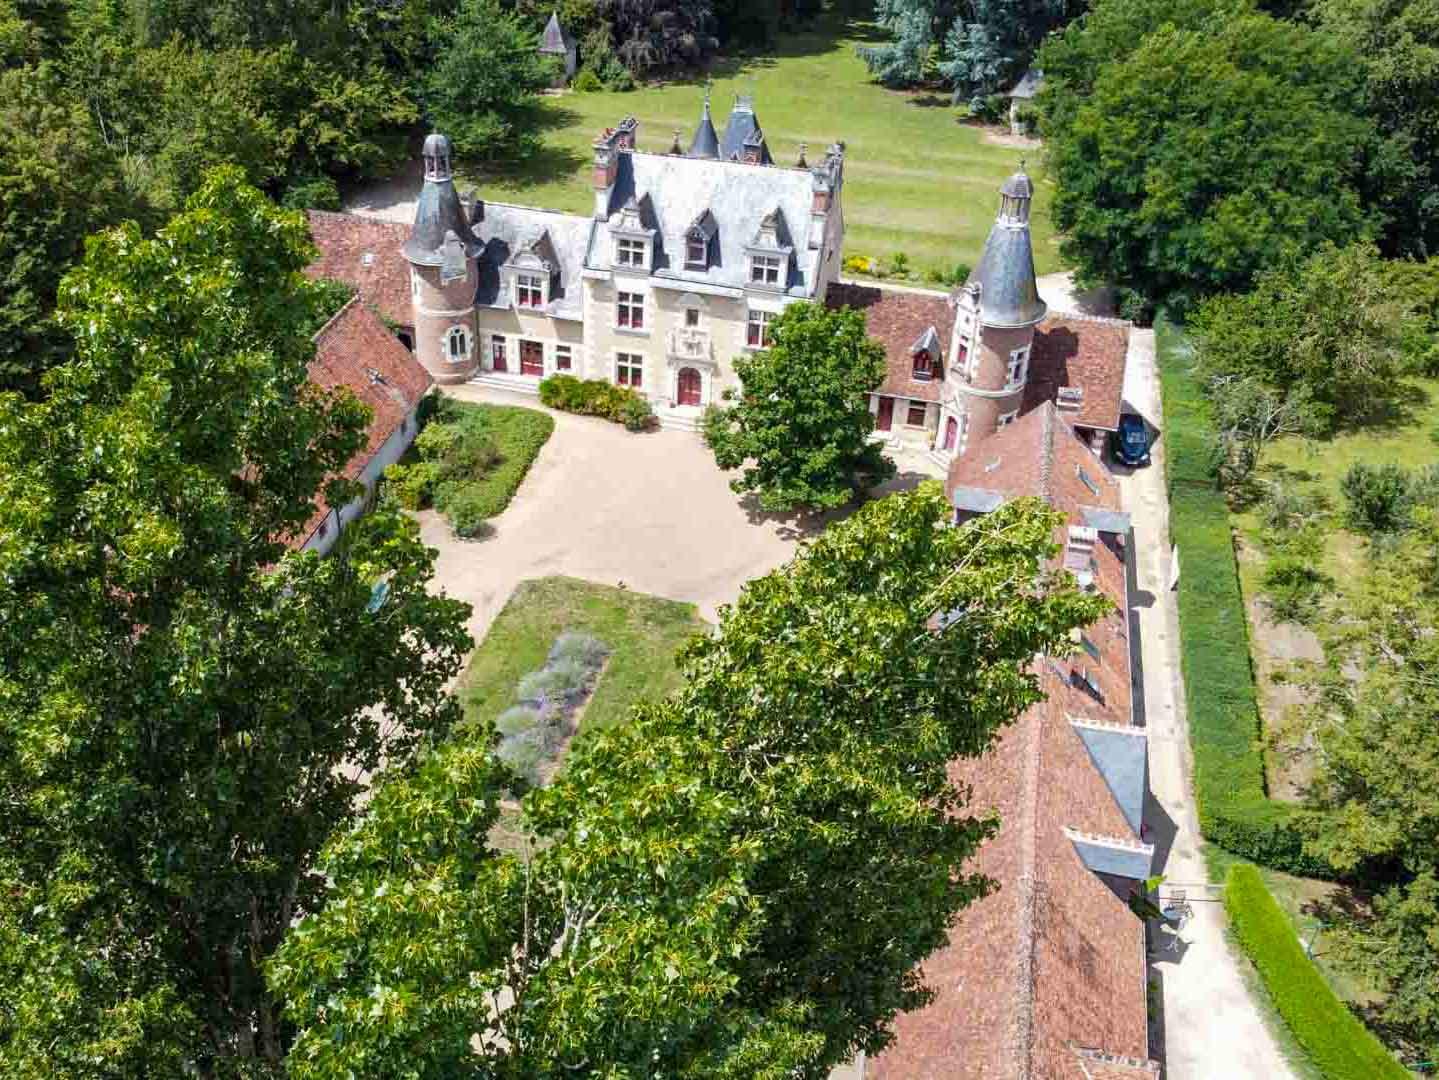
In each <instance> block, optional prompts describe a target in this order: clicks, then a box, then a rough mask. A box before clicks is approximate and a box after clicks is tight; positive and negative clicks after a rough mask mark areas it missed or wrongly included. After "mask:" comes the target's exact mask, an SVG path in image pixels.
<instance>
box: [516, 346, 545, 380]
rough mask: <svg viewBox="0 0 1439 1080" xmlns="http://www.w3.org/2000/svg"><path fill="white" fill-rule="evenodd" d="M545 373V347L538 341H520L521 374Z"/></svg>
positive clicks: (540, 374)
mask: <svg viewBox="0 0 1439 1080" xmlns="http://www.w3.org/2000/svg"><path fill="white" fill-rule="evenodd" d="M544 373H545V347H544V345H543V344H542V343H541V342H538V341H522V342H520V374H521V375H538V376H541V377H543V376H544Z"/></svg>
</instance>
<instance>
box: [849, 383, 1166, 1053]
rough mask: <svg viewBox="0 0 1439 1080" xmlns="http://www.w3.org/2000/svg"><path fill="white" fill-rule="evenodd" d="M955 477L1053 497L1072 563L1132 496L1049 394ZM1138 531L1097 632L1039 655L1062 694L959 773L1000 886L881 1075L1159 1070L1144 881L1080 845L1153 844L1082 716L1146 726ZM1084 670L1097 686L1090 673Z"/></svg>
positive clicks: (932, 971) (1107, 556) (1102, 563)
mask: <svg viewBox="0 0 1439 1080" xmlns="http://www.w3.org/2000/svg"><path fill="white" fill-rule="evenodd" d="M1081 469H1083V470H1084V475H1085V476H1086V477H1088V479H1089V481H1090V483H1093V484H1094V488H1095V489H1097V490H1095V489H1091V488H1090V486H1089V484H1087V483H1086V482H1085V480H1084V479H1082V478H1081V477H1080V476H1079V471H1080V470H1081ZM956 488H973V489H982V490H987V491H991V492H994V493H995V494H996V495H998V496H1001V497H1003V498H1012V497H1018V496H1023V495H1032V496H1038V497H1040V498H1043V499H1044V500H1045V501H1046V502H1048V503H1049V504H1050V505H1051V506H1052V507H1054V508H1055V509H1057V510H1059V511H1060V512H1061V513H1062V514H1063V515H1064V516H1065V519H1066V521H1065V524H1064V525H1062V526H1061V527H1060V529H1059V530H1058V532H1057V533H1056V541H1057V542H1058V543H1059V544H1060V546H1061V554H1060V555H1059V556H1058V557H1057V558H1056V560H1055V561H1056V565H1060V566H1062V565H1064V563H1065V553H1064V545H1065V544H1066V543H1067V541H1068V539H1069V532H1068V530H1069V528H1070V526H1072V525H1081V526H1082V525H1083V524H1084V522H1085V520H1086V515H1085V510H1086V508H1091V509H1099V510H1108V511H1115V510H1118V508H1119V505H1120V503H1119V493H1118V489H1117V485H1116V484H1115V483H1114V480H1113V479H1112V477H1110V476H1109V474H1108V471H1107V470H1106V469H1105V467H1104V465H1103V464H1102V463H1101V462H1099V461H1097V460H1096V459H1095V458H1094V457H1093V455H1091V454H1090V453H1089V451H1088V450H1087V449H1086V447H1085V444H1084V441H1083V440H1082V438H1081V436H1080V435H1079V433H1078V432H1076V431H1075V430H1074V427H1073V426H1072V424H1071V423H1070V422H1068V420H1066V418H1065V417H1064V416H1063V414H1061V413H1060V412H1059V410H1057V409H1056V408H1055V407H1054V406H1053V405H1052V404H1049V403H1045V404H1042V405H1041V406H1040V407H1038V408H1036V409H1035V410H1034V411H1032V412H1031V413H1029V414H1027V415H1025V416H1022V417H1021V418H1020V419H1019V420H1018V421H1016V422H1015V423H1013V424H1011V425H1010V426H1009V427H1007V428H1005V429H1004V430H1002V431H1000V432H998V433H997V434H995V435H994V436H992V437H990V438H989V439H986V440H984V442H982V443H980V444H979V445H978V446H976V447H975V448H974V449H973V450H971V451H970V452H969V453H968V454H965V455H964V456H962V457H960V458H959V459H957V460H956V461H955V462H954V464H953V465H952V466H951V469H950V475H949V481H948V484H947V487H946V490H947V491H949V492H951V493H952V492H954V490H955V489H956ZM1127 542H1128V539H1127V537H1121V536H1116V535H1113V534H1109V533H1101V534H1100V537H1099V540H1098V542H1097V543H1096V544H1095V545H1094V548H1093V556H1092V558H1093V561H1092V569H1091V573H1092V575H1093V581H1094V587H1095V588H1097V589H1098V590H1099V591H1100V592H1102V593H1103V594H1104V595H1106V596H1108V597H1109V598H1110V599H1111V600H1112V601H1113V602H1114V605H1115V609H1116V610H1115V611H1114V612H1112V613H1111V614H1109V615H1107V616H1105V617H1104V618H1102V619H1101V620H1099V622H1098V623H1096V624H1095V625H1093V626H1091V627H1088V628H1086V629H1085V630H1084V636H1083V639H1082V640H1083V643H1082V644H1077V645H1076V648H1075V650H1074V655H1073V656H1066V657H1042V658H1040V659H1039V660H1038V661H1036V667H1035V672H1036V675H1037V677H1038V679H1039V683H1040V688H1041V689H1042V690H1043V691H1044V693H1045V695H1046V700H1044V701H1042V702H1040V703H1038V704H1036V705H1035V706H1033V707H1031V708H1030V709H1028V710H1026V711H1025V712H1024V714H1023V715H1021V716H1020V717H1019V718H1018V720H1016V721H1015V723H1014V724H1012V725H1011V726H1010V727H1009V728H1007V729H1006V730H1005V731H1004V732H1002V734H1001V735H1000V737H999V738H998V740H997V741H996V742H995V744H994V746H992V747H991V749H990V750H989V752H988V753H986V754H985V755H984V756H983V757H981V758H979V759H967V760H959V761H956V762H954V763H953V764H952V765H951V767H950V775H951V777H952V779H953V780H954V781H955V783H957V784H963V785H968V786H969V787H970V788H971V789H972V791H973V798H972V801H971V806H972V807H973V809H974V811H975V812H976V813H984V812H987V811H990V810H993V811H994V812H996V813H997V814H998V816H999V818H1000V821H1001V826H1000V831H999V834H998V835H997V836H996V837H995V838H994V839H993V840H992V841H990V842H989V843H988V844H986V845H985V846H984V847H983V848H982V849H981V851H980V853H979V856H978V858H977V860H976V868H977V869H978V870H979V871H980V872H981V873H984V874H986V875H987V876H989V877H991V878H993V879H994V880H995V881H997V882H999V885H1000V888H999V890H998V891H997V892H995V893H994V894H992V895H991V896H989V897H986V898H985V899H984V900H982V901H980V902H979V903H977V904H974V905H973V906H971V907H969V908H967V909H965V911H964V912H962V913H961V915H960V917H959V919H958V920H957V921H956V923H955V925H954V927H953V928H952V930H951V933H950V940H949V943H948V944H947V945H946V946H945V947H944V948H942V949H940V950H938V951H937V952H935V953H934V954H933V955H931V956H930V957H929V959H928V960H926V961H925V964H924V976H925V979H926V981H927V983H928V984H929V985H930V986H932V987H933V988H934V989H935V991H936V995H935V998H934V1000H933V1001H932V1002H931V1003H930V1004H929V1005H928V1006H926V1007H925V1008H923V1009H920V1010H918V1011H916V1012H914V1013H909V1014H906V1015H904V1016H901V1017H900V1018H899V1019H898V1021H897V1022H896V1024H895V1031H896V1040H895V1043H894V1045H893V1046H891V1047H890V1048H889V1049H888V1050H886V1051H885V1052H884V1053H883V1054H882V1055H880V1056H879V1057H877V1058H876V1059H874V1060H873V1061H872V1062H870V1063H869V1066H868V1068H867V1069H866V1073H865V1075H866V1078H867V1080H940V1078H945V1080H955V1078H966V1080H968V1078H974V1080H1012V1078H1015V1077H1022V1078H1031V1080H1041V1078H1042V1080H1070V1078H1073V1080H1082V1078H1091V1077H1108V1078H1110V1080H1139V1078H1153V1077H1157V1075H1158V1068H1157V1066H1156V1065H1154V1063H1152V1062H1150V1061H1149V1060H1148V1057H1149V1053H1148V1049H1149V1048H1148V1026H1147V1020H1148V1013H1147V1002H1146V993H1145V987H1146V983H1145V980H1146V967H1145V964H1146V961H1145V955H1144V927H1143V924H1142V923H1141V922H1140V920H1139V919H1138V918H1137V917H1136V916H1135V915H1134V914H1133V913H1132V912H1131V911H1130V910H1129V908H1128V906H1127V904H1126V903H1125V900H1124V897H1125V896H1127V894H1128V890H1129V888H1130V887H1131V882H1130V881H1129V880H1128V879H1126V878H1121V877H1115V876H1112V875H1108V874H1099V873H1096V872H1095V871H1093V870H1091V869H1089V867H1088V866H1086V865H1085V862H1084V860H1083V858H1082V857H1081V855H1080V854H1079V851H1078V849H1077V848H1076V846H1075V843H1074V840H1073V839H1072V836H1073V835H1074V834H1075V833H1083V834H1088V835H1090V836H1096V837H1102V838H1105V841H1106V842H1113V843H1114V844H1116V845H1118V846H1121V847H1130V848H1138V847H1139V845H1140V840H1139V838H1138V837H1136V836H1135V835H1134V831H1133V828H1132V826H1131V825H1130V823H1129V820H1128V818H1127V817H1126V816H1125V814H1124V812H1123V810H1122V809H1121V806H1120V804H1119V802H1118V800H1117V798H1116V796H1115V794H1114V793H1113V792H1112V791H1111V789H1110V787H1109V784H1108V782H1107V781H1106V780H1105V778H1104V776H1103V775H1102V774H1101V773H1100V772H1099V770H1098V768H1097V767H1096V764H1095V762H1094V759H1092V758H1091V756H1090V753H1089V750H1088V749H1087V748H1086V745H1085V743H1084V742H1083V741H1082V740H1081V738H1080V736H1079V734H1078V733H1077V732H1076V730H1075V726H1074V723H1073V721H1075V720H1079V721H1082V722H1085V723H1088V724H1091V725H1100V726H1104V727H1107V728H1113V729H1117V730H1122V731H1126V732H1128V731H1132V730H1134V729H1133V727H1132V723H1133V719H1132V715H1131V705H1132V697H1131V694H1132V687H1131V683H1130V652H1129V640H1128V631H1127V620H1126V617H1125V615H1124V612H1125V611H1127V606H1128V605H1127V585H1128V577H1127V571H1126V559H1127V555H1128V553H1127V552H1126V550H1125V544H1126V543H1127ZM1077 665H1078V666H1082V667H1083V668H1084V669H1085V670H1087V672H1088V675H1089V677H1090V679H1091V680H1092V681H1093V682H1094V684H1095V687H1096V688H1097V691H1098V692H1097V693H1096V692H1094V691H1092V690H1091V689H1090V688H1089V687H1088V686H1087V685H1086V684H1084V683H1083V682H1082V681H1081V680H1077V679H1076V678H1075V677H1074V674H1073V673H1074V669H1075V667H1076V666H1077Z"/></svg>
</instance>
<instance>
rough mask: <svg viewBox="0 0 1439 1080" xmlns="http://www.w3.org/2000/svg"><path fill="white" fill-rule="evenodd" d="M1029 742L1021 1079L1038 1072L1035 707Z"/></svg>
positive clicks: (1017, 1041)
mask: <svg viewBox="0 0 1439 1080" xmlns="http://www.w3.org/2000/svg"><path fill="white" fill-rule="evenodd" d="M1029 720H1030V723H1029V724H1028V731H1027V732H1026V735H1027V736H1028V743H1027V745H1026V746H1025V753H1024V787H1023V802H1022V803H1021V810H1020V833H1019V880H1018V882H1017V884H1018V886H1019V956H1018V971H1017V973H1016V974H1017V975H1018V978H1019V986H1018V988H1017V994H1016V1001H1015V1008H1014V1022H1013V1036H1012V1037H1013V1042H1014V1048H1015V1050H1016V1051H1017V1054H1016V1055H1015V1056H1016V1059H1017V1061H1018V1062H1019V1072H1018V1073H1017V1074H1016V1076H1017V1077H1018V1080H1030V1077H1031V1076H1032V1075H1033V1073H1034V969H1035V952H1036V951H1037V947H1038V946H1037V941H1036V934H1035V922H1036V919H1035V911H1036V909H1037V908H1038V898H1037V896H1036V893H1037V891H1038V889H1039V877H1038V874H1037V873H1036V872H1035V863H1036V859H1037V855H1036V848H1037V844H1036V837H1035V832H1036V830H1037V829H1038V828H1039V774H1040V756H1041V743H1042V740H1041V737H1040V724H1041V721H1040V717H1039V715H1038V712H1037V711H1035V710H1033V708H1032V707H1031V715H1030V717H1029Z"/></svg>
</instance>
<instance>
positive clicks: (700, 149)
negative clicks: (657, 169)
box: [685, 91, 719, 158]
mask: <svg viewBox="0 0 1439 1080" xmlns="http://www.w3.org/2000/svg"><path fill="white" fill-rule="evenodd" d="M685 157H692V158H717V157H719V134H718V133H717V132H716V131H715V125H714V121H713V120H712V119H710V96H709V93H708V91H706V93H705V107H704V113H703V114H702V115H701V116H700V122H699V127H697V128H695V137H694V139H693V140H691V142H690V148H689V153H687V154H686V155H685Z"/></svg>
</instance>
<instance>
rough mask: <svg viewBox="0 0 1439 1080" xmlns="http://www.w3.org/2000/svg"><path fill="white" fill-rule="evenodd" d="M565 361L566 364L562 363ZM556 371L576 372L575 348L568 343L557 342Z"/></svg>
mask: <svg viewBox="0 0 1439 1080" xmlns="http://www.w3.org/2000/svg"><path fill="white" fill-rule="evenodd" d="M561 360H564V361H565V362H564V364H561V363H560V361H561ZM555 370H556V371H558V372H570V373H573V372H574V370H575V348H574V346H573V345H571V344H569V343H568V342H564V341H561V342H556V344H555Z"/></svg>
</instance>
